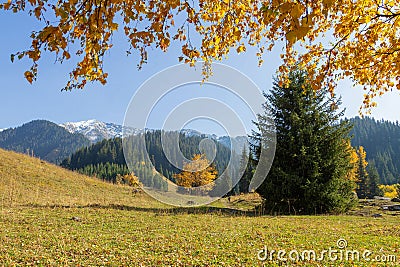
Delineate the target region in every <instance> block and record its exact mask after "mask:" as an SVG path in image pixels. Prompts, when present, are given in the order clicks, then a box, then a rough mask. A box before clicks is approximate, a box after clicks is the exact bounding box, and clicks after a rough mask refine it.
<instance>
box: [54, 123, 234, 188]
mask: <svg viewBox="0 0 400 267" xmlns="http://www.w3.org/2000/svg"><path fill="white" fill-rule="evenodd" d="M162 134H165V135H166V136H167V137H166V138H165V139H166V140H174V137H175V136H176V135H179V149H180V151H182V154H183V155H184V156H185V157H186V158H187V159H191V158H192V157H193V156H194V155H195V154H199V153H201V151H200V150H199V144H200V142H201V141H202V140H203V139H204V137H205V136H186V135H185V134H179V133H177V132H164V131H161V130H155V131H148V132H146V133H145V134H144V138H145V143H146V151H147V153H148V154H149V159H150V161H151V164H149V163H146V158H145V153H146V151H145V150H144V148H143V146H141V145H140V140H141V138H142V137H143V134H138V135H134V136H131V137H130V138H132V140H131V143H130V146H129V151H125V152H126V153H128V154H129V155H131V156H130V162H132V163H133V164H132V168H133V169H134V171H135V174H136V175H137V176H138V177H140V178H144V177H145V178H146V179H147V177H152V176H154V173H153V166H154V167H155V169H156V170H157V171H158V172H160V173H161V174H162V175H163V176H165V177H167V178H168V179H170V180H171V181H174V174H177V173H179V172H180V171H181V170H180V169H179V168H177V167H176V166H177V165H179V164H182V163H183V162H177V159H178V158H179V157H178V153H179V151H178V150H173V149H171V151H170V154H171V155H170V159H171V160H172V162H173V163H174V165H175V166H174V165H173V164H171V162H170V161H169V160H168V159H167V157H166V155H165V153H164V151H163V147H162V143H161V135H162ZM210 140H211V139H210ZM213 142H214V144H215V147H216V157H215V160H214V162H213V163H214V164H215V166H216V168H217V169H218V171H222V170H224V169H225V168H226V166H227V164H228V162H229V159H230V155H231V153H230V150H229V149H228V148H227V147H226V146H224V145H223V144H220V143H218V142H216V141H213ZM166 146H167V147H172V144H168V141H167V144H166ZM61 166H62V167H65V168H68V169H71V170H77V171H79V172H81V173H84V174H87V175H91V176H97V177H99V178H102V179H105V180H108V181H111V182H115V178H116V176H117V175H118V174H121V175H123V174H127V173H129V170H128V168H127V165H126V162H125V157H124V151H123V147H122V139H121V138H113V139H108V140H103V141H101V142H99V143H97V144H94V145H91V146H89V147H85V148H82V149H80V150H78V151H77V152H76V153H74V154H73V155H71V156H70V157H69V158H67V159H65V160H63V162H62V163H61ZM151 183H152V182H151V181H150V182H149V184H148V185H149V186H150V185H151Z"/></svg>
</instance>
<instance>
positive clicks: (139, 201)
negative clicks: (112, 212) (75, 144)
mask: <svg viewBox="0 0 400 267" xmlns="http://www.w3.org/2000/svg"><path fill="white" fill-rule="evenodd" d="M111 204H112V205H124V206H132V205H134V206H138V205H139V206H144V207H146V206H148V205H151V206H152V207H154V205H156V206H157V205H161V204H158V202H156V201H154V200H153V199H151V198H150V197H148V196H147V195H146V194H144V193H139V194H133V193H132V189H131V188H129V187H127V186H116V185H113V184H110V183H107V182H103V181H101V180H99V179H95V178H91V177H87V176H84V175H81V174H78V173H76V172H72V171H68V170H65V169H63V168H61V167H58V166H56V165H53V164H50V163H48V162H45V161H43V160H40V159H37V158H32V157H29V156H27V155H23V154H19V153H15V152H11V151H5V150H2V149H0V206H2V207H10V206H20V205H38V206H53V205H54V206H89V205H102V206H104V205H111Z"/></svg>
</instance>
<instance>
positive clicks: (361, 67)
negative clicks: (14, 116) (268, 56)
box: [0, 0, 400, 108]
mask: <svg viewBox="0 0 400 267" xmlns="http://www.w3.org/2000/svg"><path fill="white" fill-rule="evenodd" d="M0 8H1V9H4V10H12V11H13V12H21V11H24V12H27V13H29V14H30V15H31V16H34V17H35V18H36V19H38V20H39V21H42V22H43V28H42V29H41V30H39V31H33V32H32V34H31V38H32V43H31V47H30V48H28V49H27V50H25V51H21V52H18V53H17V54H15V55H11V60H12V61H13V60H14V58H15V57H17V58H19V59H21V58H23V57H28V58H30V59H31V60H32V67H31V69H30V70H27V71H26V72H25V78H26V79H27V80H28V81H29V82H32V81H33V80H35V79H36V77H37V71H38V62H39V59H40V58H41V55H42V53H43V52H44V51H49V52H51V53H55V54H56V55H57V60H58V61H60V62H63V61H65V60H69V59H70V58H71V57H73V56H74V57H77V58H78V61H79V62H78V63H77V65H76V67H75V68H74V69H73V70H72V71H71V73H70V80H69V81H68V82H67V84H66V86H65V89H72V88H84V86H85V85H86V83H87V82H91V81H99V82H100V83H102V84H104V83H106V79H107V76H108V74H107V72H105V71H104V70H103V56H104V54H105V52H106V51H107V50H109V49H110V48H111V47H112V36H113V33H114V32H115V31H116V30H121V31H123V32H124V33H125V35H126V37H127V39H128V42H129V45H130V48H129V50H128V51H127V52H128V54H130V53H132V52H135V55H138V56H139V58H138V59H137V60H138V66H139V67H140V66H141V65H142V64H143V63H145V62H146V61H147V50H148V49H149V48H154V47H155V48H157V49H160V50H162V51H167V49H168V47H169V46H170V45H171V43H172V42H176V43H178V45H179V46H181V48H182V55H181V56H180V57H179V60H180V61H184V62H186V63H189V64H194V62H196V61H199V60H202V61H204V62H205V68H204V72H205V75H206V76H207V75H208V74H209V73H210V72H211V70H210V69H209V68H208V66H209V64H208V63H210V62H212V61H213V60H221V59H223V58H224V57H226V56H227V55H228V54H229V53H230V52H231V51H232V50H233V51H235V50H236V51H237V52H238V53H241V52H244V51H246V48H248V47H249V46H256V47H257V48H258V52H257V56H258V58H259V63H260V64H262V61H263V59H262V58H263V55H264V54H265V53H267V51H271V50H272V49H273V47H274V46H276V44H278V43H283V44H284V49H283V51H282V54H281V57H282V60H283V63H282V66H281V67H280V69H279V71H280V72H281V73H283V75H282V79H281V82H285V81H286V82H287V81H288V73H289V72H290V70H291V67H288V66H294V64H293V63H295V62H296V63H298V64H300V65H301V67H306V69H307V70H308V71H309V72H310V75H311V76H315V77H316V79H315V80H314V82H313V83H312V84H311V86H312V88H313V89H314V90H318V89H319V88H324V87H325V86H328V87H329V90H330V92H331V93H332V94H333V93H334V88H335V85H336V83H337V81H338V80H340V79H343V78H344V77H349V78H350V79H351V80H352V81H353V83H354V85H361V86H363V87H364V89H366V90H367V91H366V94H365V99H364V102H363V106H364V107H366V108H370V107H372V106H375V105H376V104H375V102H373V101H372V99H373V98H374V97H375V96H377V95H381V94H383V93H385V92H386V91H388V90H392V89H393V88H397V89H400V83H399V82H400V61H399V51H400V40H399V29H400V27H399V26H400V19H399V18H400V5H399V2H398V1H395V0H381V1H373V0H366V1H353V0H338V1H333V0H315V1H308V0H296V1H295V0H280V1H278V0H267V1H261V0H238V1H236V0H235V1H233V0H222V1H214V0H199V1H187V0H183V1H179V0H169V1H154V0H139V1H131V0H128V1H121V0H107V1H104V0H96V1H95V0H60V1H57V2H53V1H48V0H8V1H7V2H5V3H3V4H1V5H0ZM299 51H301V53H299Z"/></svg>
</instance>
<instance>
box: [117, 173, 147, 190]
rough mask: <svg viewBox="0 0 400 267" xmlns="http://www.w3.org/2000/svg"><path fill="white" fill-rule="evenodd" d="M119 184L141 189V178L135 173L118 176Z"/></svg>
mask: <svg viewBox="0 0 400 267" xmlns="http://www.w3.org/2000/svg"><path fill="white" fill-rule="evenodd" d="M116 182H117V184H127V185H129V186H132V187H140V186H141V183H140V182H139V178H138V177H137V176H136V175H135V173H134V172H131V173H129V174H125V175H120V174H118V175H117V177H116Z"/></svg>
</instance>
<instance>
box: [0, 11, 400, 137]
mask: <svg viewBox="0 0 400 267" xmlns="http://www.w3.org/2000/svg"><path fill="white" fill-rule="evenodd" d="M0 23H1V25H2V27H1V29H0V34H1V36H2V42H0V78H1V89H0V112H1V114H2V115H1V119H0V128H8V127H15V126H18V125H21V124H23V123H25V122H28V121H31V120H33V119H47V120H50V121H54V122H56V123H63V122H67V121H80V120H88V119H98V120H101V121H105V122H114V123H118V124H122V122H123V119H124V115H125V110H126V108H127V105H128V104H129V101H130V99H131V97H132V96H133V94H134V92H135V91H136V90H137V88H139V86H140V85H141V84H142V83H143V82H144V81H146V80H147V79H148V78H149V77H151V76H152V75H154V74H156V73H157V72H159V71H161V70H163V69H164V68H166V67H170V66H172V65H175V64H177V63H178V59H177V58H178V56H179V55H180V53H179V52H180V48H179V47H178V46H173V47H171V48H170V49H169V51H168V52H167V53H163V52H160V51H158V50H154V51H150V53H149V60H148V64H146V65H144V66H143V69H142V70H137V68H136V64H137V62H138V61H137V58H135V57H134V56H129V57H127V56H126V54H125V50H126V49H127V48H128V43H127V42H126V40H125V38H124V36H123V35H122V34H121V33H116V34H115V36H114V37H113V39H114V47H113V48H112V49H111V50H110V52H109V53H108V54H107V56H106V59H105V60H106V62H105V70H106V71H108V72H109V79H108V83H107V85H106V86H102V85H100V84H97V83H96V84H93V85H90V86H88V87H87V88H85V89H84V90H74V91H70V92H65V91H63V92H61V88H62V87H63V86H64V85H65V84H66V81H67V79H68V72H69V71H70V70H71V69H72V67H73V62H66V63H64V64H62V65H60V64H58V63H57V64H55V63H54V60H55V59H54V58H55V57H54V55H50V54H45V55H44V56H43V58H42V59H41V61H40V62H39V76H38V80H37V81H36V82H34V83H33V85H30V84H29V83H28V82H27V81H26V80H25V79H24V78H23V73H24V71H25V70H27V69H28V68H29V63H30V62H29V61H28V60H21V61H18V60H16V61H15V62H14V63H11V61H10V54H12V53H15V52H18V51H21V50H24V49H26V48H28V47H29V45H30V39H29V35H30V33H31V31H32V30H37V29H39V27H40V25H41V24H39V23H38V22H37V21H36V20H35V19H34V18H32V17H29V15H27V14H25V13H21V14H13V13H5V12H3V11H2V14H1V17H0ZM279 52H280V50H279V48H276V49H275V50H273V52H272V53H271V54H268V55H266V56H265V58H264V61H265V62H264V65H263V66H262V67H258V66H257V58H256V56H255V51H250V50H248V51H247V52H246V53H244V54H240V55H234V54H232V55H231V56H230V58H229V60H225V61H223V63H225V64H227V65H229V66H232V67H234V68H236V69H238V70H240V71H241V72H242V73H244V74H245V75H247V76H248V77H249V78H251V79H252V80H253V81H254V82H255V84H256V85H257V86H258V87H259V88H260V89H261V90H268V89H269V88H270V87H271V85H272V77H273V75H274V73H275V70H276V69H277V67H278V66H279V64H280V61H279ZM210 88H211V87H210ZM210 88H208V89H207V90H205V89H204V87H203V89H202V88H201V87H199V86H186V87H185V88H184V89H185V90H181V93H182V95H181V96H183V97H182V101H185V99H186V100H187V99H190V98H191V97H196V96H197V97H198V96H199V95H200V96H201V95H202V93H203V92H202V93H199V90H204V94H205V95H207V96H212V90H210ZM337 92H338V94H340V95H342V100H343V105H342V107H345V108H346V116H347V117H352V116H356V115H357V114H358V109H359V106H360V105H361V102H362V95H363V91H362V90H361V89H360V88H353V87H352V85H351V83H350V82H349V81H343V82H341V83H340V84H339V87H338V89H337ZM215 98H216V99H225V100H226V99H227V98H226V97H224V96H222V95H221V94H218V93H216V95H215ZM167 100H168V98H167V99H166V100H165V101H163V103H162V105H161V107H159V109H160V110H168V108H169V109H172V108H173V107H174V105H177V102H176V98H171V100H170V101H167ZM399 100H400V95H399V92H397V91H396V92H392V93H390V94H386V95H385V96H383V97H381V98H379V99H378V108H376V109H374V110H373V114H372V116H374V117H376V118H379V119H380V118H384V119H388V120H392V121H395V120H399V119H400V115H399V114H400V112H399V111H400V108H399V105H398V103H399V102H400V101H399ZM228 101H229V100H228ZM165 112H166V111H165ZM212 124H213V123H211V122H210V123H209V125H208V126H207V127H208V128H207V127H205V128H206V129H201V127H203V126H204V125H205V124H201V123H196V122H193V123H192V124H191V125H189V126H193V128H197V129H198V130H203V131H210V129H215V131H216V132H217V133H219V131H220V129H217V128H218V126H216V125H215V124H214V126H212ZM213 127H214V128H213ZM211 131H212V130H211Z"/></svg>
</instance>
